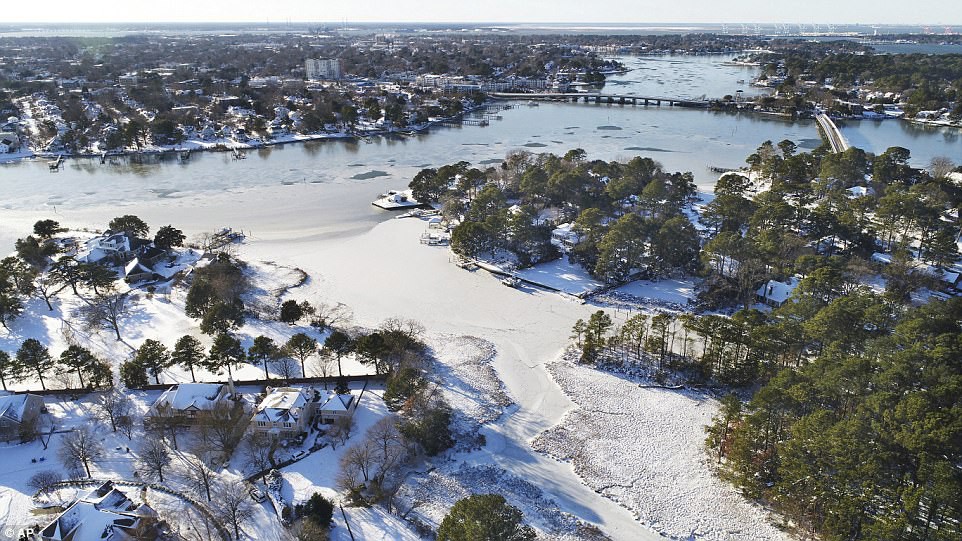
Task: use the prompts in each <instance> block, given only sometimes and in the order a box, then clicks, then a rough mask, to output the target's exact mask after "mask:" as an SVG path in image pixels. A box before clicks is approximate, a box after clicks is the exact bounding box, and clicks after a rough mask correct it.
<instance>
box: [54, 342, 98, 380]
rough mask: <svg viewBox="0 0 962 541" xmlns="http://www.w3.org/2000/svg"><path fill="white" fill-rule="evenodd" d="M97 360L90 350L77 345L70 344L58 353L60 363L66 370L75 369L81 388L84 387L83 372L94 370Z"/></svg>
mask: <svg viewBox="0 0 962 541" xmlns="http://www.w3.org/2000/svg"><path fill="white" fill-rule="evenodd" d="M99 362H100V361H99V360H98V359H97V357H95V356H94V354H93V353H91V352H90V350H88V349H86V348H83V347H80V346H77V345H71V346H69V347H68V348H67V349H65V350H63V351H62V352H61V353H60V364H61V365H63V366H64V367H66V368H67V369H68V370H76V372H77V377H78V378H79V379H80V387H81V388H83V387H85V385H84V373H87V372H91V371H95V370H96V369H97V366H96V365H97V363H99ZM90 383H92V382H90Z"/></svg>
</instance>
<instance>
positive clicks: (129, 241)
mask: <svg viewBox="0 0 962 541" xmlns="http://www.w3.org/2000/svg"><path fill="white" fill-rule="evenodd" d="M146 242H147V241H144V240H141V239H138V238H135V237H132V236H130V235H127V233H124V232H123V231H121V232H119V233H113V232H111V231H109V230H108V231H106V232H105V233H104V234H103V235H101V236H99V237H94V238H92V239H90V240H89V241H87V254H86V255H84V256H83V257H81V258H80V259H81V260H82V261H84V262H86V263H109V264H114V265H119V264H122V263H126V262H128V261H130V260H131V259H133V258H134V256H136V255H137V252H138V251H139V250H140V248H141V247H142V246H144V244H146Z"/></svg>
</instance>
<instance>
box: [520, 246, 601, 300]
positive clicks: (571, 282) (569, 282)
mask: <svg viewBox="0 0 962 541" xmlns="http://www.w3.org/2000/svg"><path fill="white" fill-rule="evenodd" d="M515 274H517V275H518V276H519V277H521V278H524V279H525V280H531V281H532V282H535V283H538V284H543V285H546V286H550V287H553V288H555V289H559V290H561V291H564V292H565V293H570V294H572V295H580V294H582V293H588V292H591V291H594V290H596V289H599V288H601V287H602V286H603V285H604V284H602V283H601V282H599V281H597V280H595V279H594V278H592V277H591V275H590V274H588V271H586V270H585V269H584V267H582V266H581V265H579V264H577V263H571V262H569V261H568V257H567V256H562V257H560V258H559V259H555V260H554V261H550V262H548V263H542V264H541V265H535V266H534V267H531V268H529V269H522V270H519V271H518V272H516V273H515Z"/></svg>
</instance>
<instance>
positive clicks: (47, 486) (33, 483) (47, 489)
mask: <svg viewBox="0 0 962 541" xmlns="http://www.w3.org/2000/svg"><path fill="white" fill-rule="evenodd" d="M60 481H63V475H61V474H60V472H56V471H53V470H41V471H38V472H37V473H35V474H33V475H31V476H30V480H28V481H27V486H28V487H30V488H32V489H33V490H34V491H35V492H36V493H37V494H41V495H43V496H50V493H52V492H54V491H55V490H56V488H57V483H59V482H60Z"/></svg>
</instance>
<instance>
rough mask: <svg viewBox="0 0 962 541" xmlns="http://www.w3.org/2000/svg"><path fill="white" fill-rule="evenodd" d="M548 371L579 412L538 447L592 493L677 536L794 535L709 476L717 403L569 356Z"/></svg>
mask: <svg viewBox="0 0 962 541" xmlns="http://www.w3.org/2000/svg"><path fill="white" fill-rule="evenodd" d="M548 370H549V371H550V372H551V374H552V377H553V378H554V379H555V381H557V382H558V384H559V385H561V388H562V389H564V391H565V392H566V393H567V394H568V395H569V396H570V397H571V398H572V400H574V402H575V403H576V404H577V405H578V407H577V408H576V409H574V410H572V411H571V412H570V413H568V414H567V415H566V416H565V418H564V420H563V421H562V423H561V424H560V425H558V426H557V427H555V428H552V429H551V430H548V431H547V432H545V433H544V434H542V435H541V436H539V437H538V438H536V439H535V441H534V442H533V445H534V447H535V448H536V449H538V450H540V451H542V452H545V453H547V454H549V455H551V456H553V457H555V458H557V459H558V460H564V461H567V462H570V463H571V464H572V465H573V466H574V468H575V471H576V472H577V473H578V475H579V476H580V477H581V478H582V479H583V480H584V481H585V483H586V484H587V485H588V486H589V487H591V488H592V489H593V490H595V491H597V492H599V493H601V494H604V495H605V496H606V497H608V498H611V499H612V500H614V501H616V502H618V503H620V504H621V505H623V506H625V507H626V508H628V509H629V510H631V512H632V513H633V514H634V515H635V516H637V517H638V519H639V520H641V521H642V522H645V523H647V524H649V525H650V526H651V527H652V528H653V529H655V530H656V531H658V532H659V533H661V534H662V535H665V536H666V537H669V538H672V539H687V538H689V537H693V538H694V539H698V540H702V539H703V540H706V541H727V540H732V541H734V540H739V539H752V540H784V539H790V537H789V536H788V535H787V534H784V533H783V532H781V531H779V530H778V529H777V528H775V526H773V525H772V524H771V523H770V522H769V520H770V519H769V516H768V514H767V513H766V512H765V511H764V510H762V509H760V508H759V507H757V506H754V505H752V504H750V503H748V502H746V501H745V500H744V499H743V498H742V497H741V496H740V495H739V494H738V493H737V492H736V491H735V490H734V489H733V488H732V487H730V486H729V485H727V484H725V483H724V482H722V481H721V480H719V479H717V478H716V477H714V476H713V475H712V474H711V470H710V468H709V465H708V463H707V457H706V455H705V452H704V448H703V446H702V445H701V443H702V442H703V441H704V439H705V431H704V427H705V426H706V425H707V424H709V423H710V422H711V418H712V416H713V415H714V414H715V413H716V412H717V410H718V404H717V401H715V400H714V399H712V398H709V397H707V396H705V395H704V394H701V393H696V392H692V391H674V390H665V389H651V388H639V385H638V384H639V382H638V381H636V380H632V379H629V378H627V377H624V376H620V375H617V374H613V373H609V372H603V371H600V370H596V369H594V368H589V367H586V366H580V365H577V364H574V363H573V362H571V361H570V360H564V359H563V360H560V361H558V362H556V363H554V364H551V365H550V366H549V367H548Z"/></svg>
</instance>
